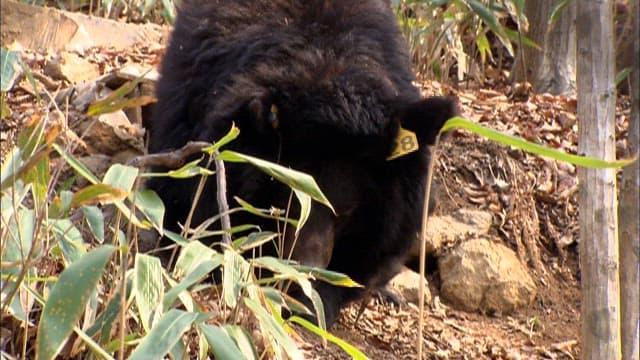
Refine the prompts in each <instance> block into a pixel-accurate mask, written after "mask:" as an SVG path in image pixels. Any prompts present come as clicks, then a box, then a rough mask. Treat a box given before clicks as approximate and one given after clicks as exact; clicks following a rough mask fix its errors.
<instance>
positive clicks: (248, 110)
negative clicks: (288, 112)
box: [228, 96, 280, 134]
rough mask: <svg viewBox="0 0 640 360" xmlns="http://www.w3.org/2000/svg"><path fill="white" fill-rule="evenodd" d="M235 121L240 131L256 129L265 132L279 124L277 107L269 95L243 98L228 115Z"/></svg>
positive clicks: (276, 127) (275, 128)
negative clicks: (242, 101)
mask: <svg viewBox="0 0 640 360" xmlns="http://www.w3.org/2000/svg"><path fill="white" fill-rule="evenodd" d="M228 117H229V118H230V119H231V120H232V121H235V122H236V124H237V125H238V127H239V128H240V130H241V131H246V130H249V131H257V132H259V133H262V134H267V133H269V132H271V131H273V130H277V129H278V127H279V126H280V118H279V114H278V107H277V105H276V104H274V103H273V102H272V101H271V98H270V97H269V96H263V97H253V98H250V99H247V100H244V103H242V104H239V105H238V106H237V107H236V108H235V109H234V110H233V111H232V115H231V116H228Z"/></svg>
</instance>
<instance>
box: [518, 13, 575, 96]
mask: <svg viewBox="0 0 640 360" xmlns="http://www.w3.org/2000/svg"><path fill="white" fill-rule="evenodd" d="M559 2H560V0H535V1H525V9H524V12H525V14H526V15H527V18H528V20H529V32H528V33H526V34H525V35H527V36H528V37H529V38H531V39H532V40H533V41H534V42H535V43H536V44H538V45H539V46H540V49H535V48H530V47H527V46H521V47H520V50H519V51H518V55H517V57H516V59H515V62H514V68H513V71H512V74H513V75H512V76H513V77H512V80H515V81H517V82H522V81H529V82H530V83H531V84H532V85H533V90H534V91H535V92H537V93H544V92H548V93H551V94H566V95H574V94H575V90H576V80H575V79H576V75H575V66H576V52H575V46H576V43H575V39H576V37H575V26H574V21H575V14H576V12H575V11H576V2H577V1H570V2H569V4H568V5H567V7H566V8H565V9H563V10H562V11H561V12H560V16H559V17H558V19H557V20H556V22H555V23H554V24H553V25H552V27H551V28H549V26H548V23H549V19H550V17H551V13H552V12H553V10H554V8H555V7H556V6H557V5H558V3H559Z"/></svg>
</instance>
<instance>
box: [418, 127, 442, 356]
mask: <svg viewBox="0 0 640 360" xmlns="http://www.w3.org/2000/svg"><path fill="white" fill-rule="evenodd" d="M439 141H440V135H438V136H436V141H435V143H434V144H433V145H431V146H429V153H430V154H429V155H430V156H429V164H428V172H427V181H426V183H425V186H424V203H423V206H422V229H421V231H420V279H424V273H425V261H426V255H425V254H426V247H427V244H426V243H427V220H428V218H429V196H430V195H431V180H432V179H433V168H434V166H433V164H435V162H436V155H437V154H436V150H437V148H438V142H439ZM418 296H419V298H420V303H419V304H418V308H419V315H420V316H419V317H418V359H419V360H422V333H423V326H424V281H422V280H421V281H420V287H419V288H418Z"/></svg>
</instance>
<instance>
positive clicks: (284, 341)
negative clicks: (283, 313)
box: [243, 297, 304, 359]
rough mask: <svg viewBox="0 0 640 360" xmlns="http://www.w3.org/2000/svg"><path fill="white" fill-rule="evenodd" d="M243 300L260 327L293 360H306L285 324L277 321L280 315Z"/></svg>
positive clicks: (253, 302) (246, 299)
mask: <svg viewBox="0 0 640 360" xmlns="http://www.w3.org/2000/svg"><path fill="white" fill-rule="evenodd" d="M243 300H244V303H245V305H247V307H248V308H249V310H251V312H252V313H253V314H254V315H255V316H256V317H257V318H258V321H259V322H260V325H261V326H262V327H263V328H264V329H266V330H267V331H268V333H269V335H270V336H272V337H273V338H274V339H275V340H276V341H277V343H278V344H279V345H280V346H282V348H283V349H284V351H285V352H286V353H287V355H289V357H290V358H291V359H304V356H303V355H302V352H301V351H300V349H298V347H297V346H296V344H295V343H294V342H293V340H291V338H290V337H289V335H287V333H286V331H285V329H284V327H283V325H284V323H282V322H279V321H277V320H276V319H278V318H280V314H276V313H269V312H267V310H265V309H264V308H263V307H262V306H260V304H259V303H258V302H256V301H255V300H252V299H249V298H246V297H245V298H243ZM267 301H268V300H267Z"/></svg>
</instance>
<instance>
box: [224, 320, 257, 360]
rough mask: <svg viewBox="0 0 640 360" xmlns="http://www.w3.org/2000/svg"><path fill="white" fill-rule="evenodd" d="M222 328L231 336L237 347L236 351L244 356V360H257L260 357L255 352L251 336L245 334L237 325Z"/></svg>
mask: <svg viewBox="0 0 640 360" xmlns="http://www.w3.org/2000/svg"><path fill="white" fill-rule="evenodd" d="M222 328H223V329H224V330H226V331H227V334H229V336H231V338H232V339H233V340H234V341H235V342H236V345H238V349H240V352H241V353H242V354H243V355H244V357H245V358H246V359H255V360H258V359H259V358H260V357H259V356H258V352H257V351H256V347H255V346H254V344H253V340H252V339H251V336H249V334H248V333H247V331H246V330H245V329H244V328H243V327H241V326H238V325H228V324H227V325H223V326H222Z"/></svg>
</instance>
